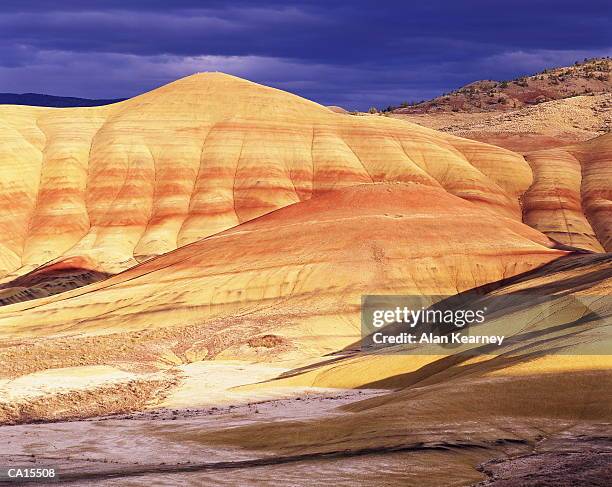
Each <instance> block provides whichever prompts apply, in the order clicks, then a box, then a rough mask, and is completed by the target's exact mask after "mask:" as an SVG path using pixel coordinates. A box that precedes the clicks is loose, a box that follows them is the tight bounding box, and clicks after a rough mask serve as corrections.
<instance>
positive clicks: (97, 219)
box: [0, 73, 532, 282]
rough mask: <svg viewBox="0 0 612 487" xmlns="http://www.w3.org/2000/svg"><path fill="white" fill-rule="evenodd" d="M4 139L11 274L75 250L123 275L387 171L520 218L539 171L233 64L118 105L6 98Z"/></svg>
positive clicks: (5, 271) (5, 253)
mask: <svg viewBox="0 0 612 487" xmlns="http://www.w3.org/2000/svg"><path fill="white" fill-rule="evenodd" d="M0 137H1V140H0V201H3V202H4V205H5V207H7V208H9V207H10V208H11V211H10V212H5V213H3V214H2V215H1V216H0V230H1V231H0V275H3V276H4V281H5V282H8V281H11V280H13V279H15V278H16V277H18V276H20V275H23V274H26V273H28V272H31V271H32V270H34V269H37V268H38V267H40V266H42V265H47V264H49V263H53V264H56V263H58V262H60V261H62V260H66V259H70V262H76V261H79V262H86V263H87V270H94V271H96V272H103V273H116V272H119V271H121V270H124V269H126V268H128V267H130V266H133V265H135V264H137V263H138V262H141V261H143V260H146V259H148V258H150V257H153V256H155V255H160V254H162V253H165V252H168V251H171V250H173V249H175V248H177V247H178V246H181V245H185V244H188V243H191V242H194V241H196V240H198V239H201V238H205V237H207V236H210V235H213V234H215V233H218V232H220V231H223V230H225V229H227V228H230V227H233V226H236V225H239V224H241V223H244V222H246V221H249V220H251V219H253V218H256V217H259V216H261V215H264V214H266V213H268V212H270V211H273V210H275V209H278V208H281V207H284V206H287V205H290V204H294V203H297V202H300V201H304V200H307V199H309V198H311V197H313V196H317V195H320V194H323V193H325V192H326V191H330V190H333V189H337V188H341V187H344V186H350V185H354V184H363V183H368V182H373V181H374V182H383V181H395V182H410V181H413V182H419V183H421V184H424V185H428V186H432V187H441V188H444V189H445V190H446V191H447V192H449V193H450V194H453V195H456V196H459V197H462V198H464V199H465V200H467V201H472V202H473V203H475V204H477V205H479V206H481V207H483V208H488V209H489V210H490V211H493V212H496V213H497V214H499V215H504V216H510V217H512V218H515V219H516V220H517V221H519V220H520V213H521V211H520V207H519V202H518V199H519V196H520V195H521V194H522V193H524V192H525V190H526V189H527V188H528V187H529V186H530V184H531V181H532V175H531V170H530V168H529V165H528V164H527V163H526V162H525V160H524V159H523V158H522V157H521V156H519V155H517V154H514V153H512V152H509V151H505V150H503V149H499V148H495V147H492V146H488V145H485V144H479V143H475V142H470V141H467V140H463V139H458V138H456V137H453V136H450V135H444V134H440V133H438V132H435V131H432V130H429V129H426V128H423V127H420V126H418V125H412V124H407V123H404V122H400V121H395V120H390V119H383V118H381V117H349V116H346V115H341V114H336V113H333V112H331V111H330V110H329V109H327V108H326V107H323V106H321V105H317V104H315V103H313V102H310V101H308V100H305V99H302V98H299V97H297V96H294V95H290V94H288V93H285V92H282V91H279V90H275V89H272V88H268V87H265V86H261V85H257V84H255V83H251V82H248V81H245V80H241V79H239V78H235V77H232V76H228V75H224V74H220V73H204V74H198V75H194V76H190V77H188V78H184V79H181V80H179V81H176V82H174V83H171V84H169V85H166V86H164V87H161V88H159V89H157V90H154V91H152V92H150V93H146V94H144V95H141V96H138V97H136V98H133V99H130V100H127V101H124V102H121V103H117V104H114V105H109V106H104V107H95V108H72V109H62V110H59V109H49V108H37V107H18V106H3V107H0ZM75 259H76V260H75ZM77 271H78V270H77ZM78 272H80V271H78ZM39 275H40V274H39Z"/></svg>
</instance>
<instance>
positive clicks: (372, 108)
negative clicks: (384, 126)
mask: <svg viewBox="0 0 612 487" xmlns="http://www.w3.org/2000/svg"><path fill="white" fill-rule="evenodd" d="M368 113H372V114H374V113H378V108H376V107H370V108H369V109H368Z"/></svg>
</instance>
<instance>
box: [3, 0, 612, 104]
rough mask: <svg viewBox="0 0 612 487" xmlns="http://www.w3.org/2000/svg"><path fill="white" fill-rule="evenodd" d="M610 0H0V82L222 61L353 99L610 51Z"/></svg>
mask: <svg viewBox="0 0 612 487" xmlns="http://www.w3.org/2000/svg"><path fill="white" fill-rule="evenodd" d="M611 10H612V9H611V8H610V3H609V0H605V1H604V0H601V1H599V0H582V1H579V2H578V1H576V0H572V1H566V0H554V1H549V0H507V1H502V0H468V1H461V0H454V1H451V0H447V1H442V0H427V1H418V2H417V1H412V0H404V1H401V2H395V1H381V0H377V1H364V0H353V1H335V0H327V1H314V0H313V1H302V2H288V1H256V0H251V1H241V0H235V1H231V2H228V1H188V0H173V1H164V2H161V1H156V0H147V1H139V0H133V1H130V0H123V1H117V0H106V1H87V0H62V1H57V2H50V1H44V0H18V1H12V0H3V2H2V6H1V9H0V92H16V93H23V92H37V93H47V94H52V95H62V96H79V97H89V98H113V97H129V96H133V95H136V94H138V93H141V92H143V91H147V90H150V89H152V88H154V87H156V86H159V85H162V84H164V83H167V82H169V81H172V80H174V79H176V78H179V77H182V76H186V75H189V74H191V73H193V72H198V71H209V70H212V71H224V72H227V73H231V74H235V75H238V76H241V77H244V78H248V79H251V80H253V81H257V82H260V83H264V84H267V85H271V86H275V87H278V88H281V89H285V90H288V91H291V92H293V93H297V94H299V95H302V96H305V97H307V98H310V99H313V100H315V101H318V102H320V103H323V104H328V105H330V104H334V105H342V106H345V107H347V108H357V109H366V108H368V107H369V106H372V105H376V106H386V105H389V104H399V103H400V102H402V101H412V100H418V99H422V98H429V97H432V96H436V95H438V94H440V93H441V92H443V91H450V90H451V89H454V88H457V87H459V86H461V85H463V84H466V83H468V82H471V81H474V80H476V79H483V78H493V79H510V78H514V77H516V76H519V75H523V74H528V73H532V72H534V71H538V70H540V69H543V68H545V67H550V66H555V65H565V64H571V63H573V62H574V61H576V60H579V59H580V60H581V59H583V58H585V57H594V56H607V55H612V14H611Z"/></svg>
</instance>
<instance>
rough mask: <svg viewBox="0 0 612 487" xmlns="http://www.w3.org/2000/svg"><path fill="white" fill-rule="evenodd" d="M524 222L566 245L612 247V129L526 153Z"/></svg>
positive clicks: (597, 248) (594, 249) (595, 248)
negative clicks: (529, 177) (530, 178)
mask: <svg viewBox="0 0 612 487" xmlns="http://www.w3.org/2000/svg"><path fill="white" fill-rule="evenodd" d="M526 158H527V161H528V162H529V164H530V165H531V167H532V169H533V173H534V176H535V178H534V182H533V185H532V186H531V188H529V190H528V191H527V193H526V194H525V196H524V198H523V219H524V221H525V223H527V224H528V225H530V226H532V227H533V228H536V229H537V230H540V231H541V232H543V233H545V234H546V235H548V236H549V237H551V238H553V239H555V240H557V241H559V242H561V243H564V244H566V245H571V246H576V247H580V248H584V249H587V250H593V251H596V252H601V251H603V250H606V251H608V252H609V251H612V185H611V184H610V182H611V181H612V134H607V135H603V136H601V137H598V138H596V139H592V140H590V141H587V142H583V143H580V144H576V145H571V146H566V147H562V148H557V149H548V150H543V151H536V152H531V153H528V154H527V155H526Z"/></svg>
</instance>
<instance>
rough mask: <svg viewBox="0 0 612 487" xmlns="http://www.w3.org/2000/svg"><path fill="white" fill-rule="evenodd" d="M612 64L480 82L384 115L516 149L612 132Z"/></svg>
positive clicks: (600, 61) (583, 65) (598, 63)
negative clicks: (514, 78)
mask: <svg viewBox="0 0 612 487" xmlns="http://www.w3.org/2000/svg"><path fill="white" fill-rule="evenodd" d="M611 64H612V60H610V59H595V60H590V61H587V62H584V63H579V64H577V65H575V66H569V67H565V68H556V69H552V70H547V71H546V72H543V73H538V74H536V75H533V76H527V77H524V78H520V79H517V80H513V81H510V82H496V81H479V82H475V83H472V84H470V85H467V86H466V87H464V88H462V89H460V90H457V91H455V92H453V93H451V94H449V95H445V96H442V97H438V98H435V99H433V100H430V101H427V102H423V103H420V104H417V105H413V106H406V107H399V108H396V109H393V110H392V111H391V112H387V113H386V114H387V115H390V116H392V117H395V118H400V119H404V120H408V121H411V122H415V123H419V124H421V125H424V126H426V127H431V128H434V129H436V130H441V131H443V132H447V133H452V134H455V135H459V136H460V137H467V138H470V139H473V140H479V141H482V142H487V143H490V144H495V145H498V146H501V147H505V148H507V149H510V150H515V151H518V152H527V151H530V150H536V149H544V148H552V147H559V146H563V145H567V144H571V143H575V142H581V141H585V140H588V139H591V138H594V137H597V136H599V135H603V134H606V133H609V132H610V130H611V128H612V80H611V79H610V67H611Z"/></svg>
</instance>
